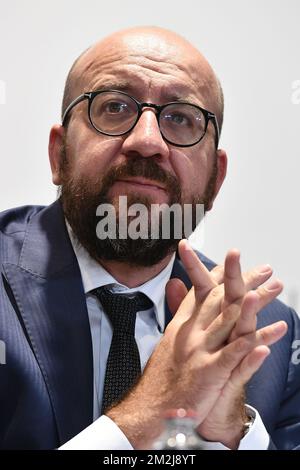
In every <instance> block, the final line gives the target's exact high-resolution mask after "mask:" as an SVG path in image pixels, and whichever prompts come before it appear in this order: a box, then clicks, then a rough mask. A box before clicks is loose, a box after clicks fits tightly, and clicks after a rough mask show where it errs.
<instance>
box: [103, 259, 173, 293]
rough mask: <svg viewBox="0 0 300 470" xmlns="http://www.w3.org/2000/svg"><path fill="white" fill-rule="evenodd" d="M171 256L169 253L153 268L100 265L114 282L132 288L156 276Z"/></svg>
mask: <svg viewBox="0 0 300 470" xmlns="http://www.w3.org/2000/svg"><path fill="white" fill-rule="evenodd" d="M172 256H173V254H172V253H171V254H170V255H168V256H166V257H165V258H164V259H163V260H162V261H160V262H159V263H157V264H155V265H154V266H147V267H145V266H134V265H132V264H127V263H120V262H119V261H107V260H100V263H101V264H102V266H103V267H104V268H105V269H106V271H108V272H109V274H111V276H113V277H114V278H115V279H116V281H118V282H119V283H120V284H123V285H124V286H127V287H129V288H133V287H138V286H140V285H142V284H144V283H145V282H147V281H149V280H150V279H153V278H154V277H155V276H157V274H159V273H160V272H161V271H162V270H163V269H164V268H165V267H166V266H167V264H168V263H169V261H170V259H171V258H172Z"/></svg>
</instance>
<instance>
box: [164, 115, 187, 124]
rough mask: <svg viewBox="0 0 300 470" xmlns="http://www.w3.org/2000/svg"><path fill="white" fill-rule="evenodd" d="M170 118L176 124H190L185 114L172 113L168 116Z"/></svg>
mask: <svg viewBox="0 0 300 470" xmlns="http://www.w3.org/2000/svg"><path fill="white" fill-rule="evenodd" d="M168 118H169V119H170V120H171V121H172V122H174V123H175V124H187V123H188V119H187V117H186V116H185V115H184V114H180V113H172V114H170V115H169V116H168Z"/></svg>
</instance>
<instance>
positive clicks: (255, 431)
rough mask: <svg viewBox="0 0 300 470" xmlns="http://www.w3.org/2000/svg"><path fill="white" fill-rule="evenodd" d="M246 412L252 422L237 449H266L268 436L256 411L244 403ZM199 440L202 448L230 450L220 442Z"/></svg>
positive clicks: (268, 440)
mask: <svg viewBox="0 0 300 470" xmlns="http://www.w3.org/2000/svg"><path fill="white" fill-rule="evenodd" d="M246 412H247V415H248V416H251V417H252V419H253V422H252V424H251V426H250V428H249V431H248V432H247V434H246V435H245V436H244V437H243V439H241V441H240V444H239V447H238V450H267V449H268V447H269V442H270V437H269V434H268V432H267V430H266V428H265V426H264V423H263V422H262V419H261V417H260V415H259V413H258V411H257V410H256V409H255V408H253V407H252V406H249V405H246ZM201 441H202V448H203V450H230V449H228V447H226V446H224V445H223V444H222V443H221V442H211V441H205V440H203V439H202V438H201Z"/></svg>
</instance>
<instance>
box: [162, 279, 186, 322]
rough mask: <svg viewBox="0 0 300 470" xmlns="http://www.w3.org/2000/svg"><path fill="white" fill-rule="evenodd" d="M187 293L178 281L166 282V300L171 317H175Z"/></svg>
mask: <svg viewBox="0 0 300 470" xmlns="http://www.w3.org/2000/svg"><path fill="white" fill-rule="evenodd" d="M187 293H188V290H187V288H186V286H185V284H184V283H183V282H182V281H181V280H180V279H177V278H174V279H170V280H169V281H168V283H167V285H166V299H167V303H168V307H169V309H170V312H171V313H172V315H175V313H176V312H177V310H178V308H179V305H180V304H181V302H182V301H183V299H184V297H185V296H186V295H187Z"/></svg>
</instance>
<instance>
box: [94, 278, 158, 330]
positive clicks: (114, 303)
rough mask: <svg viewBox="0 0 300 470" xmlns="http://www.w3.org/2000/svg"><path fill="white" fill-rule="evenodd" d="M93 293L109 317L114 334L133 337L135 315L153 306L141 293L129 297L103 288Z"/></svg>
mask: <svg viewBox="0 0 300 470" xmlns="http://www.w3.org/2000/svg"><path fill="white" fill-rule="evenodd" d="M93 293H94V294H95V295H96V297H97V298H98V299H99V301H100V303H101V305H102V307H103V310H104V311H105V313H106V314H107V316H108V317H109V319H110V321H111V324H112V326H113V330H114V334H126V333H127V334H132V335H134V330H135V320H136V313H137V312H139V311H142V310H148V309H149V308H151V307H152V305H153V304H152V302H151V300H150V299H149V298H148V297H147V296H146V295H145V294H142V293H141V292H137V293H136V294H132V295H131V296H130V297H129V296H128V295H127V294H115V293H112V292H110V291H109V290H108V289H107V288H105V287H99V288H98V289H95V290H94V291H93Z"/></svg>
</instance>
